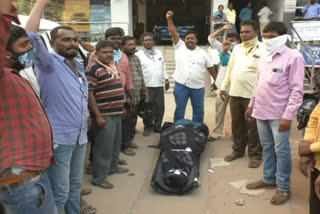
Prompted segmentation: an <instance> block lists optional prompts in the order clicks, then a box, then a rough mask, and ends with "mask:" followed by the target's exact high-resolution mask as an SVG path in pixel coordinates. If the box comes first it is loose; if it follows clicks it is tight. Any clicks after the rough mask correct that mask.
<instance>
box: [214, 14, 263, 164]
mask: <svg viewBox="0 0 320 214" xmlns="http://www.w3.org/2000/svg"><path fill="white" fill-rule="evenodd" d="M258 32H259V27H258V25H257V23H256V22H255V21H251V20H250V21H244V22H242V23H241V25H240V38H241V40H242V43H241V44H239V45H236V46H235V47H234V49H233V52H232V54H231V57H230V60H229V64H228V68H227V74H226V76H225V78H224V81H223V83H222V86H221V90H220V97H221V99H222V100H225V99H226V98H227V89H228V88H229V87H230V89H229V96H230V111H231V118H232V135H233V146H232V149H233V152H232V153H231V154H230V155H228V156H226V157H225V158H224V160H225V161H228V162H229V161H233V160H235V159H237V158H239V157H242V156H244V154H245V151H246V147H247V145H248V155H249V158H250V161H249V165H248V166H249V168H257V167H259V166H260V165H261V156H262V147H261V145H260V141H259V135H258V130H257V124H256V121H255V120H250V121H246V119H245V117H244V113H245V111H246V110H247V107H248V105H249V102H250V98H251V97H252V94H253V90H254V86H255V82H256V77H257V73H258V63H259V61H260V58H261V55H262V50H263V49H262V44H261V43H260V42H259V41H258Z"/></svg>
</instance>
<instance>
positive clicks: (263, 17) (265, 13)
mask: <svg viewBox="0 0 320 214" xmlns="http://www.w3.org/2000/svg"><path fill="white" fill-rule="evenodd" d="M271 15H272V11H271V10H270V9H269V8H268V7H264V8H262V9H261V10H260V11H259V13H258V16H260V18H259V22H260V23H263V24H267V23H269V22H270V19H269V16H271Z"/></svg>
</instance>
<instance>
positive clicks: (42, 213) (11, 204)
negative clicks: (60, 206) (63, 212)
mask: <svg viewBox="0 0 320 214" xmlns="http://www.w3.org/2000/svg"><path fill="white" fill-rule="evenodd" d="M1 207H2V209H3V210H1ZM0 213H1V214H2V213H5V214H31V213H32V214H57V213H58V212H57V208H56V205H55V202H54V199H53V195H52V190H51V185H50V181H49V178H48V175H47V174H46V173H42V174H41V176H40V179H38V180H36V181H34V182H30V183H27V184H25V185H23V186H21V187H18V188H16V189H13V190H12V189H11V188H10V187H9V186H8V190H7V191H2V190H0Z"/></svg>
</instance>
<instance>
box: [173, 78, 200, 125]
mask: <svg viewBox="0 0 320 214" xmlns="http://www.w3.org/2000/svg"><path fill="white" fill-rule="evenodd" d="M173 94H174V99H175V102H176V110H175V112H174V122H176V121H178V120H181V119H184V114H185V111H186V106H187V103H188V99H189V97H190V99H191V105H192V121H193V122H196V123H203V117H204V88H200V89H192V88H188V87H187V86H185V85H182V84H180V83H177V82H175V86H174V91H173Z"/></svg>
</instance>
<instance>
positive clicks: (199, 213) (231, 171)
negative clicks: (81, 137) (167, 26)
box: [84, 93, 309, 214]
mask: <svg viewBox="0 0 320 214" xmlns="http://www.w3.org/2000/svg"><path fill="white" fill-rule="evenodd" d="M174 108H175V104H174V98H173V95H172V94H171V93H170V94H166V113H165V120H164V121H172V119H173V112H174ZM214 112H215V98H214V97H206V100H205V122H206V123H207V125H208V127H209V129H210V131H212V128H213V126H214V117H215V113H214ZM186 118H188V119H192V113H191V106H190V103H189V105H188V108H187V113H186ZM230 123H231V120H230V114H229V113H228V114H227V116H226V124H225V132H226V135H227V136H230V132H231V128H230V127H231V124H230ZM295 127H296V123H294V124H293V127H292V133H291V145H292V157H293V171H292V189H291V191H292V198H291V199H290V201H289V202H288V203H286V204H285V205H282V206H272V205H271V204H270V199H271V197H272V196H273V194H274V191H275V190H266V191H265V192H264V193H262V194H260V195H258V196H250V195H246V194H241V193H240V192H239V190H237V189H236V188H234V187H233V186H231V185H230V184H229V183H230V182H233V181H239V180H243V179H247V180H248V181H249V182H250V181H255V180H257V179H260V178H261V176H262V167H260V168H258V169H249V168H248V157H247V155H246V156H245V157H243V158H240V159H238V160H236V161H234V162H231V165H230V166H225V167H220V168H216V169H214V170H213V171H211V170H210V171H208V167H209V158H223V157H224V156H225V155H227V154H229V153H230V152H231V146H232V140H231V139H230V138H229V137H226V138H225V139H223V140H218V141H215V142H208V144H207V147H206V150H205V152H204V153H203V154H202V158H201V171H200V183H201V185H200V187H199V188H197V189H195V190H194V191H192V192H191V193H189V194H187V195H184V196H166V195H162V194H159V193H157V192H155V191H154V190H153V189H152V187H151V186H150V180H151V176H152V173H153V170H154V167H155V165H156V161H157V159H158V155H159V150H157V149H152V148H148V147H147V146H148V145H150V144H157V143H158V141H159V136H160V135H159V134H157V133H153V134H152V135H151V136H149V137H143V136H142V131H143V124H142V121H141V120H139V122H138V126H137V128H138V131H139V133H138V134H137V135H136V138H135V140H134V142H135V143H136V144H138V145H139V146H140V148H139V149H137V150H136V152H137V154H136V156H133V157H129V156H125V155H123V154H121V158H123V159H125V160H126V161H128V162H129V165H128V168H129V169H130V172H131V173H134V175H133V176H132V175H131V176H129V175H128V174H122V175H112V176H110V177H109V180H110V181H111V182H112V183H113V184H114V186H115V187H114V188H113V189H112V190H104V189H101V188H97V187H94V186H92V185H91V183H90V179H91V177H90V176H88V175H85V176H84V187H90V188H92V189H93V193H92V194H91V195H89V196H85V199H86V201H87V202H89V203H90V204H92V205H93V206H95V207H97V208H98V213H99V214H251V213H252V214H256V213H258V214H307V213H308V194H309V190H308V189H309V182H308V179H307V178H305V177H303V176H302V175H301V173H300V172H299V171H298V167H297V162H298V155H297V142H298V140H300V139H301V133H300V132H299V131H297V130H296V128H295ZM238 199H244V205H242V206H238V205H236V204H235V202H236V201H237V200H238Z"/></svg>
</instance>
